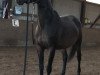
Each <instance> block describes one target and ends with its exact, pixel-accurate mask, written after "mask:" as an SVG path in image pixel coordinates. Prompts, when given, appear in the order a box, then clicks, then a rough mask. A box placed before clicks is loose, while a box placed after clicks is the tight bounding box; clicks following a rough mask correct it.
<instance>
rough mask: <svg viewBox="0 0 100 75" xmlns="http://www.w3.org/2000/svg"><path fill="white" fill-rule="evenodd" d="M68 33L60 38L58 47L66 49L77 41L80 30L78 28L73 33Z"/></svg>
mask: <svg viewBox="0 0 100 75" xmlns="http://www.w3.org/2000/svg"><path fill="white" fill-rule="evenodd" d="M67 34H68V33H67ZM67 34H64V36H62V37H61V38H60V39H59V40H58V42H57V46H56V47H58V48H62V49H64V48H68V47H71V46H73V45H74V44H75V43H76V41H77V39H78V36H79V32H78V31H77V30H76V31H74V32H72V33H70V32H69V35H67Z"/></svg>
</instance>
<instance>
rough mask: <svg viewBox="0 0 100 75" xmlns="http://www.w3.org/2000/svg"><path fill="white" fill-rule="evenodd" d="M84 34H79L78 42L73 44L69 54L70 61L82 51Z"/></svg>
mask: <svg viewBox="0 0 100 75" xmlns="http://www.w3.org/2000/svg"><path fill="white" fill-rule="evenodd" d="M81 43H82V35H80V36H79V38H78V40H77V41H76V43H75V44H74V45H73V46H72V48H71V51H70V53H69V56H68V62H69V61H70V60H71V59H72V58H73V57H74V55H75V53H76V52H78V51H81Z"/></svg>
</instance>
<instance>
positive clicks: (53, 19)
mask: <svg viewBox="0 0 100 75" xmlns="http://www.w3.org/2000/svg"><path fill="white" fill-rule="evenodd" d="M31 2H34V3H37V6H38V16H39V23H40V24H38V25H36V28H35V30H34V43H35V44H36V45H38V50H37V52H38V57H39V70H40V75H44V74H43V71H44V51H45V49H50V55H49V59H48V65H47V75H50V74H51V71H52V63H53V59H54V56H55V52H56V50H62V57H63V68H62V72H61V75H65V71H66V65H67V63H68V62H69V61H70V60H71V59H72V58H73V57H74V55H75V53H77V61H78V69H77V75H80V74H81V66H80V64H81V43H82V24H81V22H80V21H79V20H78V19H77V18H76V17H74V16H71V15H70V16H64V17H60V16H59V14H58V13H57V12H56V10H54V9H53V7H52V4H51V2H50V0H31ZM17 3H18V4H23V2H22V0H17ZM67 48H71V49H70V53H69V55H68V53H67Z"/></svg>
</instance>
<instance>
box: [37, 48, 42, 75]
mask: <svg viewBox="0 0 100 75" xmlns="http://www.w3.org/2000/svg"><path fill="white" fill-rule="evenodd" d="M37 52H38V57H39V70H40V75H43V70H44V48H39V50H38V51H37Z"/></svg>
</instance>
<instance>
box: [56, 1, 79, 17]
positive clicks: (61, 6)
mask: <svg viewBox="0 0 100 75" xmlns="http://www.w3.org/2000/svg"><path fill="white" fill-rule="evenodd" d="M54 8H55V10H57V11H58V13H59V15H61V16H63V15H64V16H65V15H74V16H76V17H78V18H79V17H80V8H81V3H80V2H79V1H75V0H54Z"/></svg>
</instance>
